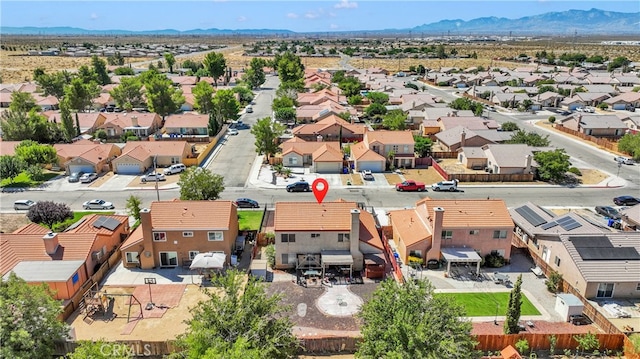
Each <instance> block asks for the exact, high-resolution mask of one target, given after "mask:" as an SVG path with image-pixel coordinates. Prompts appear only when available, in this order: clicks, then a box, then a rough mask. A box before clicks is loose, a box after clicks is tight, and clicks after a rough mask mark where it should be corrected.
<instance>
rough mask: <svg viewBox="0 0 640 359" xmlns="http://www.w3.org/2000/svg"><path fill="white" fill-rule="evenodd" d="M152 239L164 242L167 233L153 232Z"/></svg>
mask: <svg viewBox="0 0 640 359" xmlns="http://www.w3.org/2000/svg"><path fill="white" fill-rule="evenodd" d="M153 240H154V241H155V242H166V241H167V234H166V233H165V232H153Z"/></svg>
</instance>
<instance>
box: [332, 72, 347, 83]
mask: <svg viewBox="0 0 640 359" xmlns="http://www.w3.org/2000/svg"><path fill="white" fill-rule="evenodd" d="M345 73H346V72H345V71H344V70H338V71H336V72H334V73H333V75H332V76H331V82H333V83H334V84H339V83H340V82H342V81H343V80H344V79H345Z"/></svg>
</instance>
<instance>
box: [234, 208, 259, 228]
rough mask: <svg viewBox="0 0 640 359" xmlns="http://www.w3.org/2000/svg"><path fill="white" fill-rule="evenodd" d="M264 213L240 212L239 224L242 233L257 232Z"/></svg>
mask: <svg viewBox="0 0 640 359" xmlns="http://www.w3.org/2000/svg"><path fill="white" fill-rule="evenodd" d="M263 214H264V212H263V211H242V210H239V211H238V224H239V226H240V230H241V231H257V230H259V229H260V224H261V223H262V215H263Z"/></svg>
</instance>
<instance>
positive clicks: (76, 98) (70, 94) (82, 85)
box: [64, 77, 100, 112]
mask: <svg viewBox="0 0 640 359" xmlns="http://www.w3.org/2000/svg"><path fill="white" fill-rule="evenodd" d="M99 93H100V88H99V87H98V85H97V84H96V83H95V82H93V81H89V82H85V81H84V80H82V79H81V78H79V77H78V78H75V79H73V80H71V83H70V84H69V85H66V86H65V87H64V99H65V100H66V101H68V103H69V108H70V109H72V110H76V111H77V112H83V111H84V110H85V109H86V108H87V107H89V106H90V105H91V103H92V101H93V99H94V98H96V97H97V96H98V94H99Z"/></svg>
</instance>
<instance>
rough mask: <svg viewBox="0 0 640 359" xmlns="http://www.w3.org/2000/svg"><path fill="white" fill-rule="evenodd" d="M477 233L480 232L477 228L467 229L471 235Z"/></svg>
mask: <svg viewBox="0 0 640 359" xmlns="http://www.w3.org/2000/svg"><path fill="white" fill-rule="evenodd" d="M478 233H480V230H479V229H472V230H470V231H469V234H470V235H472V236H475V235H478Z"/></svg>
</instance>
